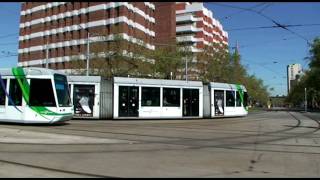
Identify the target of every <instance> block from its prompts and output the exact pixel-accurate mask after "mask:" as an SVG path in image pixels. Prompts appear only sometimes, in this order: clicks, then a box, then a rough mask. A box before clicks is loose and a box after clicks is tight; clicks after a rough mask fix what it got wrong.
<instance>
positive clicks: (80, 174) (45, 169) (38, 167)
mask: <svg viewBox="0 0 320 180" xmlns="http://www.w3.org/2000/svg"><path fill="white" fill-rule="evenodd" d="M0 162H1V163H6V164H11V165H16V166H23V167H27V168H34V169H38V170H44V171H51V172H56V173H65V174H72V175H78V176H85V177H92V178H115V177H112V176H105V175H99V174H91V173H84V172H76V171H68V170H63V169H57V168H50V167H44V166H37V165H33V164H26V163H19V162H15V161H8V160H3V159H0Z"/></svg>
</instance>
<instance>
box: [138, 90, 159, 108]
mask: <svg viewBox="0 0 320 180" xmlns="http://www.w3.org/2000/svg"><path fill="white" fill-rule="evenodd" d="M141 101H142V102H141V106H160V88H156V87H142V97H141Z"/></svg>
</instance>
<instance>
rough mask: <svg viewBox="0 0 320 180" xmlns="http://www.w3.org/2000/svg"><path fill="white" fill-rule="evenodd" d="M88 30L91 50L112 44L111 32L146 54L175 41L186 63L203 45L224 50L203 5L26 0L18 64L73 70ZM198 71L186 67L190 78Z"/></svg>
mask: <svg viewBox="0 0 320 180" xmlns="http://www.w3.org/2000/svg"><path fill="white" fill-rule="evenodd" d="M88 32H89V34H90V36H89V37H90V38H89V39H90V47H91V44H93V43H95V42H99V41H108V43H113V42H114V41H113V40H114V38H115V34H120V35H121V37H122V38H124V39H126V40H127V41H128V42H129V43H132V44H138V45H140V46H141V48H145V49H146V50H150V51H153V50H155V49H156V48H157V46H158V45H167V44H169V43H172V42H174V41H176V42H178V43H180V44H184V45H187V46H190V50H191V51H192V52H193V53H194V57H195V58H194V60H192V62H190V63H197V58H196V56H197V55H196V54H197V53H198V52H201V51H203V49H204V48H205V47H206V46H214V48H215V49H216V50H217V51H218V50H228V33H227V32H225V31H224V30H223V27H222V25H221V23H220V22H219V21H218V20H217V19H215V18H214V16H213V12H212V11H210V10H209V9H207V8H206V7H205V6H204V3H199V2H195V3H189V2H152V3H151V2H25V3H22V6H21V18H20V36H19V59H18V66H23V67H27V66H40V67H46V65H48V67H49V68H53V69H66V70H68V69H72V64H70V63H69V62H70V61H73V60H74V59H77V60H86V55H87V39H88ZM101 35H103V36H104V38H100V37H99V36H101ZM140 42H143V43H142V44H141V43H140ZM199 71H200V70H199V69H194V68H191V64H190V67H188V77H189V79H197V73H198V72H199ZM184 72H185V70H184V69H181V74H184ZM181 78H185V76H184V75H182V76H181Z"/></svg>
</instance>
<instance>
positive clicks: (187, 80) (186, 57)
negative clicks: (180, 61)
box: [186, 57, 188, 81]
mask: <svg viewBox="0 0 320 180" xmlns="http://www.w3.org/2000/svg"><path fill="white" fill-rule="evenodd" d="M186 81H188V57H186Z"/></svg>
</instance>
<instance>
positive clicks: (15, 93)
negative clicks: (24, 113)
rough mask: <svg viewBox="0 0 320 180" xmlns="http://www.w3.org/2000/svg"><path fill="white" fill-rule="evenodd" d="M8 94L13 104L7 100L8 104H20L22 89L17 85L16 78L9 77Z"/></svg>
mask: <svg viewBox="0 0 320 180" xmlns="http://www.w3.org/2000/svg"><path fill="white" fill-rule="evenodd" d="M9 87H10V88H9V96H10V97H11V99H12V101H13V103H14V104H12V103H11V101H9V106H13V105H15V106H21V105H22V90H21V88H20V86H19V83H18V80H17V79H11V80H10V86H9Z"/></svg>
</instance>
